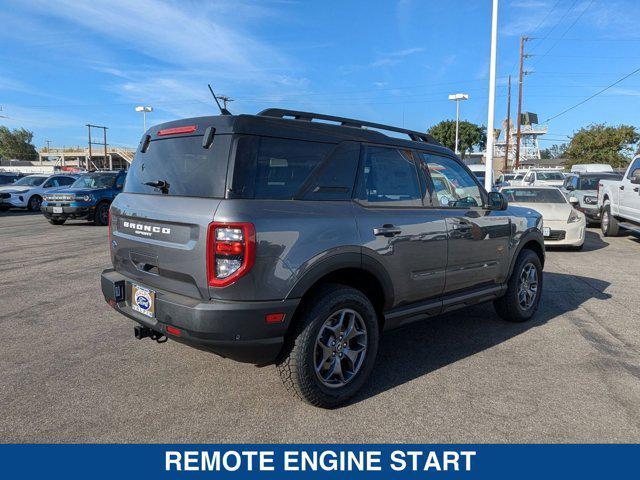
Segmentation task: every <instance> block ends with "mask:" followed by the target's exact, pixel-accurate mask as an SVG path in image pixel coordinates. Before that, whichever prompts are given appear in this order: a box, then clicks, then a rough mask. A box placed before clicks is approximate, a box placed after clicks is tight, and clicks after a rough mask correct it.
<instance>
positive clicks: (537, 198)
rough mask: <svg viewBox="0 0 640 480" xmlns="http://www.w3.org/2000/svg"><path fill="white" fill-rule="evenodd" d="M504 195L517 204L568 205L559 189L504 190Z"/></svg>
mask: <svg viewBox="0 0 640 480" xmlns="http://www.w3.org/2000/svg"><path fill="white" fill-rule="evenodd" d="M502 194H503V195H504V196H505V197H506V198H507V200H508V201H509V202H515V203H567V199H566V198H565V197H564V195H563V194H562V192H561V191H560V190H558V189H557V188H503V189H502Z"/></svg>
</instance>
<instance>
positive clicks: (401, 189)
mask: <svg viewBox="0 0 640 480" xmlns="http://www.w3.org/2000/svg"><path fill="white" fill-rule="evenodd" d="M358 198H359V199H360V200H362V201H364V202H367V203H370V204H373V205H376V206H394V207H410V206H422V195H421V193H420V183H419V180H418V172H417V169H416V166H415V163H414V161H413V159H411V158H409V156H407V155H403V154H402V153H401V152H400V151H399V150H397V149H395V148H385V147H367V148H366V150H365V154H364V159H363V162H362V166H361V171H360V175H359V180H358Z"/></svg>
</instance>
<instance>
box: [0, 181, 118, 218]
mask: <svg viewBox="0 0 640 480" xmlns="http://www.w3.org/2000/svg"><path fill="white" fill-rule="evenodd" d="M125 178H126V172H125V171H118V172H112V171H96V172H90V173H83V174H80V175H78V174H54V175H27V176H24V177H22V178H20V179H19V180H17V181H15V182H13V183H12V184H10V185H5V186H3V187H0V211H6V210H9V209H10V208H24V209H27V210H29V211H32V212H35V211H41V212H42V213H43V214H44V216H45V217H46V218H47V220H49V222H50V223H51V224H52V225H62V224H63V223H65V222H66V221H67V220H68V219H84V220H89V221H91V222H93V223H95V224H96V225H107V223H108V219H109V206H110V205H111V202H112V201H113V199H114V198H115V196H116V195H117V194H118V193H119V192H121V191H122V188H123V186H124V180H125Z"/></svg>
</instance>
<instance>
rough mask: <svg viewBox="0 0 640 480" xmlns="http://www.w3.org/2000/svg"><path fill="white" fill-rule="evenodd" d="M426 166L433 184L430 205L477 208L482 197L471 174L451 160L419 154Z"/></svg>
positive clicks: (481, 202)
mask: <svg viewBox="0 0 640 480" xmlns="http://www.w3.org/2000/svg"><path fill="white" fill-rule="evenodd" d="M420 155H421V156H422V158H423V159H424V161H425V163H426V164H427V168H428V169H429V175H430V176H431V181H432V182H433V187H434V194H433V200H432V203H433V205H434V206H438V207H454V208H456V207H458V208H461V207H479V206H482V204H483V203H484V202H483V195H482V191H481V190H480V187H478V184H477V183H476V182H475V181H474V179H473V177H472V176H471V174H470V173H469V172H468V171H467V170H465V169H464V167H463V166H462V165H460V164H459V163H458V162H456V161H455V160H453V159H451V158H447V157H441V156H439V155H432V154H427V153H422V154H420Z"/></svg>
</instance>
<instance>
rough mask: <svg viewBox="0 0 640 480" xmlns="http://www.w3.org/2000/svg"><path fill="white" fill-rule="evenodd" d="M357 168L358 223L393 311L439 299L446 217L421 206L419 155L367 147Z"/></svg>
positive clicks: (385, 148) (442, 272)
mask: <svg viewBox="0 0 640 480" xmlns="http://www.w3.org/2000/svg"><path fill="white" fill-rule="evenodd" d="M359 168H360V171H359V174H358V187H357V194H356V197H357V200H356V204H355V212H356V213H355V217H356V223H357V225H358V231H359V234H360V238H361V241H362V245H363V254H364V255H365V257H368V258H369V259H371V260H373V261H377V262H379V263H380V264H381V265H382V266H383V267H384V269H385V270H386V271H387V272H388V273H389V275H390V278H391V280H392V283H393V288H394V302H393V303H394V305H393V306H399V305H403V304H408V303H412V302H417V301H421V300H425V299H428V298H431V297H436V296H439V295H441V294H442V291H443V288H444V281H445V267H446V259H447V236H446V235H447V228H446V223H445V220H444V218H443V217H442V216H440V215H438V214H437V213H436V212H434V211H432V210H431V209H429V208H424V206H423V198H424V196H425V191H426V190H425V187H424V185H422V182H421V181H420V179H419V176H418V172H417V169H416V163H415V154H413V153H412V152H411V151H406V150H399V149H396V148H387V147H378V146H365V147H364V148H363V151H362V157H361V161H360V167H359Z"/></svg>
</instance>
